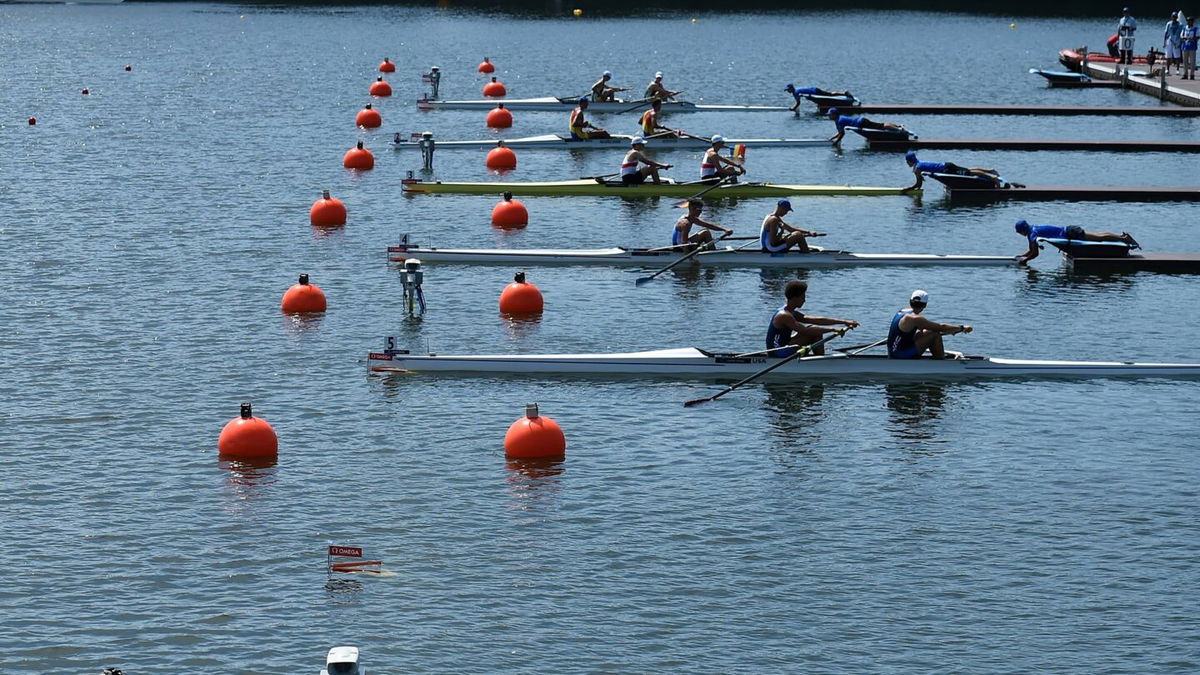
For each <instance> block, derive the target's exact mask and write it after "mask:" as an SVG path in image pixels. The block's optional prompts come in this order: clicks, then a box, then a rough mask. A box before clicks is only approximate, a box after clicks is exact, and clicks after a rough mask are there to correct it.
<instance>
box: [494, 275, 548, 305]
mask: <svg viewBox="0 0 1200 675" xmlns="http://www.w3.org/2000/svg"><path fill="white" fill-rule="evenodd" d="M542 306H543V302H542V292H541V291H539V290H538V287H537V286H534V285H533V284H531V283H529V282H527V281H525V273H524V272H517V273H516V274H515V275H513V282H512V283H511V284H509V285H507V286H505V287H504V290H503V291H501V293H500V311H501V312H503V313H505V314H539V313H540V312H541V311H542Z"/></svg>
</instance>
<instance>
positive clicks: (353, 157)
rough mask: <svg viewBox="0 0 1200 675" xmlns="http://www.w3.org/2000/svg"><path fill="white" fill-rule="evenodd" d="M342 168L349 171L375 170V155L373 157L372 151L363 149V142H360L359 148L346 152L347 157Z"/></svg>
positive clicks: (344, 158)
mask: <svg viewBox="0 0 1200 675" xmlns="http://www.w3.org/2000/svg"><path fill="white" fill-rule="evenodd" d="M342 166H344V167H346V168H347V169H358V170H359V171H370V170H371V169H374V168H375V155H372V154H371V151H370V150H368V149H366V148H364V147H363V142H362V141H359V142H358V145H357V146H355V147H353V148H350V149H349V150H347V151H346V156H345V157H342Z"/></svg>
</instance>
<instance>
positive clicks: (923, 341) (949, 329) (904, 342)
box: [887, 290, 973, 359]
mask: <svg viewBox="0 0 1200 675" xmlns="http://www.w3.org/2000/svg"><path fill="white" fill-rule="evenodd" d="M908 305H909V307H910V309H902V310H900V311H898V312H896V315H895V316H893V317H892V326H891V328H890V329H889V330H888V340H887V353H888V358H890V359H916V358H920V357H921V355H922V354H924V353H925V350H929V356H930V357H931V358H935V359H944V358H946V349H945V347H943V346H942V336H943V335H958V334H959V333H970V332H971V331H972V330H973V329H972V328H971V327H970V326H967V325H955V324H949V323H938V322H936V321H930V320H929V319H926V318H925V317H923V316H921V312H923V311H925V307H926V306H928V305H929V294H928V293H926V292H925V291H922V290H916V291H913V292H912V296H911V297H910V299H909V301H908ZM951 358H956V357H951Z"/></svg>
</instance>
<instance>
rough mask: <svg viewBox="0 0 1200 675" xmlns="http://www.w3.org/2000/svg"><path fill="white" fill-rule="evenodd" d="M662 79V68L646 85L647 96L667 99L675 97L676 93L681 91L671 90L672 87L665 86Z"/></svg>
mask: <svg viewBox="0 0 1200 675" xmlns="http://www.w3.org/2000/svg"><path fill="white" fill-rule="evenodd" d="M662 79H663V74H662V71H661V70H660V71H658V72H657V73H655V74H654V79H653V80H652V81H651V82H650V84H648V85H646V98H657V99H659V100H662V101H665V100H667V99H669V98H674V97H675V95H676V94H678V93H680V92H678V91H671V90H670V89H667V88H666V87H664V86H663V83H662Z"/></svg>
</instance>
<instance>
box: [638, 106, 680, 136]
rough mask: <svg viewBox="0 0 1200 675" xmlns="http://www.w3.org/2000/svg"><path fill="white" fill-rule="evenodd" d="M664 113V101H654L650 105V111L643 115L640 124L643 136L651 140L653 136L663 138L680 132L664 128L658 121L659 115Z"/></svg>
mask: <svg viewBox="0 0 1200 675" xmlns="http://www.w3.org/2000/svg"><path fill="white" fill-rule="evenodd" d="M661 113H662V101H660V100H658V99H654V102H653V103H651V104H650V109H649V110H647V111H646V112H644V113H642V119H641V121H640V122H639V124H641V126H642V136H644V137H646V138H651V137H653V136H663V135H666V134H678V133H679V132H678V131H675V130H674V129H670V128H667V127H664V126H663V125H662V124H660V123H659V121H658V116H659V114H661Z"/></svg>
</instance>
